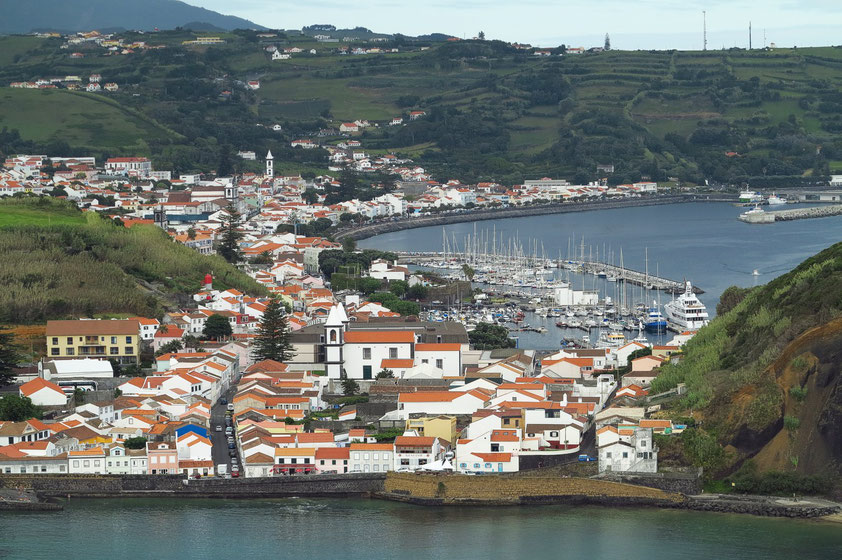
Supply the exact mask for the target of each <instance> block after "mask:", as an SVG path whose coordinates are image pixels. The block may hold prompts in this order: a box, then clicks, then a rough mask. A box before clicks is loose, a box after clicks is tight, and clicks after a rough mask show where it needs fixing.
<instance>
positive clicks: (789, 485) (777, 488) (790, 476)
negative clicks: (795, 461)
mask: <svg viewBox="0 0 842 560" xmlns="http://www.w3.org/2000/svg"><path fill="white" fill-rule="evenodd" d="M726 482H730V483H732V488H733V490H734V491H735V492H739V493H741V494H760V495H764V496H770V495H771V496H793V495H804V494H806V495H815V494H827V493H828V491H830V489H831V488H832V487H833V483H832V481H831V480H830V479H829V478H827V477H826V476H821V475H804V474H798V473H794V472H778V471H770V472H765V473H760V472H758V469H757V466H756V465H755V464H754V462H753V461H751V460H749V461H746V463H745V464H744V465H743V467H742V468H741V469H740V470H739V471H738V472H737V473H735V474H734V475H733V476H732V477H730V478H728V479H726Z"/></svg>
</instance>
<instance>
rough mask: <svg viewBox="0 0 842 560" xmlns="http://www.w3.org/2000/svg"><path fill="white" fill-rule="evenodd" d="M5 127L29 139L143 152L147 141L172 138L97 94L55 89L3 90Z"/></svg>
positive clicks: (0, 123) (0, 111) (0, 104)
mask: <svg viewBox="0 0 842 560" xmlns="http://www.w3.org/2000/svg"><path fill="white" fill-rule="evenodd" d="M2 127H6V128H8V129H10V130H11V129H18V130H19V131H20V132H21V136H22V137H24V138H26V139H28V140H36V141H49V140H64V141H66V142H67V143H68V144H70V145H72V146H88V147H91V148H109V147H124V148H129V147H133V148H134V149H138V150H140V149H142V148H143V145H144V144H145V141H146V140H147V139H150V138H154V139H165V138H168V137H170V136H171V135H170V133H169V132H167V131H166V130H165V129H164V128H163V127H160V126H157V125H155V124H152V123H151V122H149V121H147V120H145V119H143V118H140V117H138V116H137V115H134V114H132V113H131V112H130V111H127V110H124V109H121V108H120V107H119V106H118V105H116V104H112V103H109V102H108V100H106V99H101V98H100V96H98V95H96V94H74V93H70V92H66V91H55V90H53V91H50V90H25V89H3V90H0V128H2Z"/></svg>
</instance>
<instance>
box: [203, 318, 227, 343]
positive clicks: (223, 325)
mask: <svg viewBox="0 0 842 560" xmlns="http://www.w3.org/2000/svg"><path fill="white" fill-rule="evenodd" d="M231 332H232V330H231V323H230V322H229V321H228V319H227V318H225V317H223V316H222V315H220V314H218V313H214V314H213V315H211V316H210V317H208V318H207V320H206V321H205V328H204V329H203V330H202V335H203V336H204V337H205V338H212V339H213V340H219V339H220V338H225V337H227V336H231Z"/></svg>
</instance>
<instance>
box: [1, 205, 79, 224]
mask: <svg viewBox="0 0 842 560" xmlns="http://www.w3.org/2000/svg"><path fill="white" fill-rule="evenodd" d="M84 223H85V217H84V216H83V215H82V213H81V212H79V211H77V210H73V209H68V208H63V207H62V208H55V207H51V206H48V205H45V206H41V207H39V206H37V205H32V204H27V205H23V204H21V205H18V204H13V203H11V202H7V203H5V204H0V228H7V227H16V226H28V225H32V226H59V225H68V224H84Z"/></svg>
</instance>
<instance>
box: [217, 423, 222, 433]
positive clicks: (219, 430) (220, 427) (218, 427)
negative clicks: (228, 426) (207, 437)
mask: <svg viewBox="0 0 842 560" xmlns="http://www.w3.org/2000/svg"><path fill="white" fill-rule="evenodd" d="M216 431H217V432H221V431H222V426H221V425H219V424H217V426H216Z"/></svg>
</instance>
